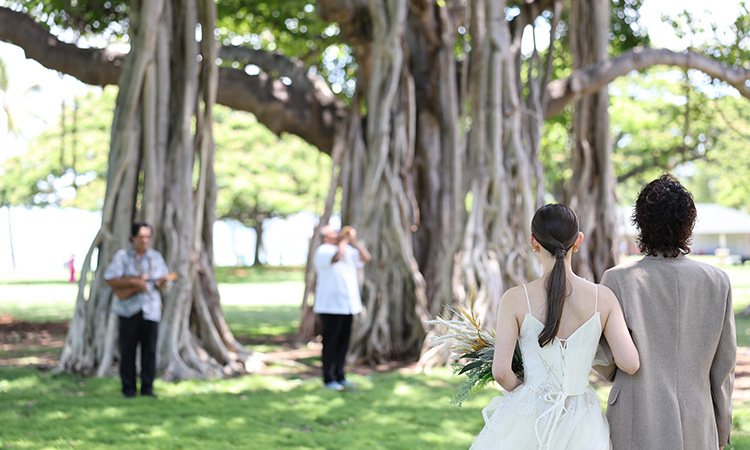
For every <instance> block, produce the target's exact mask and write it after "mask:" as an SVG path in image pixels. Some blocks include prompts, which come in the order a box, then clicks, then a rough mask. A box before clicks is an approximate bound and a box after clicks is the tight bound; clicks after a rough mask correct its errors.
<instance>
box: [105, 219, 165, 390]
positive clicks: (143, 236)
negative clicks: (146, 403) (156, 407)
mask: <svg viewBox="0 0 750 450" xmlns="http://www.w3.org/2000/svg"><path fill="white" fill-rule="evenodd" d="M152 233H153V228H152V227H151V225H149V224H148V223H145V222H138V223H134V224H133V226H132V228H131V233H130V240H131V241H132V243H133V247H132V248H127V249H121V250H118V251H117V253H115V256H114V258H113V259H112V262H111V263H110V264H109V266H108V267H107V270H106V271H105V272H104V279H105V280H106V282H107V284H108V285H110V286H111V287H112V289H113V290H114V291H115V294H116V295H117V297H118V298H117V300H116V301H115V303H114V306H113V307H112V311H113V312H114V313H115V314H117V315H118V316H119V321H120V327H119V328H120V378H121V379H122V395H123V396H124V397H126V398H132V397H135V394H136V392H137V389H136V373H135V372H136V371H135V354H136V348H137V347H138V344H139V343H140V344H141V395H145V396H150V397H156V395H154V388H153V384H154V376H155V374H156V337H157V331H158V328H159V321H160V320H161V306H162V305H161V292H160V290H161V288H162V287H164V284H165V283H166V280H167V277H168V270H167V265H166V264H165V263H164V258H163V257H162V256H161V253H159V252H157V251H156V250H153V249H151V248H149V244H150V243H151V235H152Z"/></svg>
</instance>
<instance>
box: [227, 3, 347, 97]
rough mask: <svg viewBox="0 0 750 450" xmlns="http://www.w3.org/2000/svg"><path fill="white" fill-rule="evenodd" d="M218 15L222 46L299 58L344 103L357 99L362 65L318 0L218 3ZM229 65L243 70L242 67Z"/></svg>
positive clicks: (233, 63)
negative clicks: (326, 19) (324, 17)
mask: <svg viewBox="0 0 750 450" xmlns="http://www.w3.org/2000/svg"><path fill="white" fill-rule="evenodd" d="M217 10H218V15H219V21H218V24H217V30H218V36H219V40H220V42H221V43H222V44H223V45H243V46H248V47H250V48H253V49H255V50H266V51H269V52H274V53H278V54H281V55H284V56H287V57H290V58H295V59H297V60H299V61H301V62H302V63H303V64H304V65H305V66H306V67H308V68H309V69H308V70H310V71H311V72H312V73H317V74H320V76H322V77H323V79H325V80H327V81H328V83H329V85H330V86H331V90H332V91H333V92H334V93H336V94H339V93H341V94H343V95H344V98H345V99H346V98H349V97H352V96H353V95H354V90H355V88H356V78H355V74H356V71H357V64H356V61H355V60H354V56H353V51H352V49H351V47H350V46H349V45H347V44H345V43H343V42H341V38H340V36H339V31H340V30H339V27H338V25H337V24H335V23H327V22H324V21H323V20H321V18H320V15H319V14H318V11H317V6H316V5H315V2H314V1H311V0H260V1H257V0H255V1H248V0H219V1H218V2H217ZM227 64H229V65H231V66H232V67H235V68H239V67H240V64H239V63H237V62H228V63H227ZM269 75H271V76H272V77H274V78H279V77H280V76H283V74H278V73H273V72H269Z"/></svg>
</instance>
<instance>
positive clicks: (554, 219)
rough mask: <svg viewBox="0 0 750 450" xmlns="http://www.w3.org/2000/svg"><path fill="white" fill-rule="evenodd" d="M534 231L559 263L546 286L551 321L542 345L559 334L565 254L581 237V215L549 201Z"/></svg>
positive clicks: (537, 215)
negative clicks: (579, 218) (579, 230)
mask: <svg viewBox="0 0 750 450" xmlns="http://www.w3.org/2000/svg"><path fill="white" fill-rule="evenodd" d="M531 234H532V235H533V236H534V239H536V241H537V242H538V243H539V245H541V246H542V247H544V249H545V250H547V251H548V252H550V253H551V254H552V255H554V256H555V265H554V267H553V268H552V272H551V273H550V274H549V277H548V278H547V282H546V283H545V285H544V287H545V289H546V291H547V320H546V323H545V324H544V329H542V332H541V333H539V346H540V347H544V346H545V345H547V344H549V343H550V342H552V339H554V337H555V336H557V330H558V329H559V328H560V319H561V318H562V310H563V302H564V300H565V297H566V293H565V290H566V288H567V280H566V277H565V255H567V253H568V250H570V248H571V247H573V244H575V243H576V239H577V238H578V216H576V213H575V212H573V210H572V209H570V208H568V207H567V206H565V205H562V204H559V203H556V204H552V203H551V204H547V205H544V206H542V207H541V208H539V209H538V210H537V211H536V213H535V214H534V218H533V219H532V220H531Z"/></svg>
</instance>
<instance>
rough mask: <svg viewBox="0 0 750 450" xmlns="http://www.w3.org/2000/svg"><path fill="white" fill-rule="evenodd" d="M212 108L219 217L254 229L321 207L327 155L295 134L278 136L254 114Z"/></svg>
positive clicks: (315, 210)
mask: <svg viewBox="0 0 750 450" xmlns="http://www.w3.org/2000/svg"><path fill="white" fill-rule="evenodd" d="M215 111H216V114H215V121H216V126H215V127H214V141H215V144H216V156H215V158H214V160H215V164H214V169H215V171H216V181H217V184H218V186H219V195H218V200H217V205H216V215H217V217H218V218H220V219H234V220H237V221H239V222H241V223H242V224H244V225H245V226H248V227H254V226H256V225H258V224H259V223H262V221H263V220H265V219H267V218H269V217H272V216H286V215H289V214H293V213H296V212H299V211H301V210H307V211H311V212H321V211H322V209H323V204H324V201H325V196H326V193H327V191H328V186H329V179H328V178H329V177H328V176H327V175H328V174H329V173H330V167H331V159H330V157H328V156H326V155H324V154H322V153H320V152H319V151H317V149H315V148H314V147H312V146H311V145H309V144H307V143H306V142H304V141H303V140H302V139H300V138H298V137H296V136H293V135H284V136H283V138H279V137H278V136H276V135H274V134H273V133H272V132H271V131H269V130H268V129H267V128H266V127H265V126H263V125H261V124H259V123H258V122H257V120H256V119H255V116H253V115H252V114H249V113H245V112H240V111H232V110H230V109H228V108H225V107H221V106H217V107H216V109H215Z"/></svg>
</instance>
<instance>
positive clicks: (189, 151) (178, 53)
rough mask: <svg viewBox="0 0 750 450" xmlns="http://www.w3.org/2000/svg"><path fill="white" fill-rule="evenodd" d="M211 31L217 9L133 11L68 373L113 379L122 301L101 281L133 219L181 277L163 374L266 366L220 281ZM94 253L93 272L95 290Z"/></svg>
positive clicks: (169, 319)
mask: <svg viewBox="0 0 750 450" xmlns="http://www.w3.org/2000/svg"><path fill="white" fill-rule="evenodd" d="M215 22H216V7H215V4H214V2H213V1H210V0H200V1H198V2H196V1H191V0H171V1H168V0H154V1H149V2H141V3H133V4H132V5H131V16H130V27H131V29H130V37H131V51H130V53H129V54H128V56H127V57H126V59H125V62H124V66H123V70H122V73H121V76H120V82H119V94H118V97H117V105H116V109H115V117H114V121H113V126H112V139H111V149H110V157H109V168H110V169H109V171H108V175H107V193H106V197H105V203H104V209H103V213H102V226H101V229H100V231H99V233H98V234H97V236H96V237H95V238H94V242H93V243H92V245H91V248H90V250H89V252H88V254H87V255H86V259H85V261H84V264H83V269H82V273H81V278H80V281H79V293H78V299H77V302H76V310H75V315H74V317H73V321H72V323H71V327H70V331H69V332H68V335H67V337H66V342H65V347H64V349H63V354H62V357H61V363H60V364H61V366H60V367H61V369H62V370H66V371H70V372H75V373H80V374H83V375H93V374H96V375H97V376H104V375H107V374H110V373H111V369H112V367H113V364H114V363H115V361H116V360H117V358H118V355H117V353H118V352H117V350H116V349H117V345H116V342H117V327H116V325H117V319H116V316H115V315H114V314H113V313H112V312H111V306H112V303H113V302H114V301H117V300H116V297H115V296H114V295H113V294H112V290H111V289H110V288H109V286H108V285H107V284H106V283H105V281H104V279H103V275H104V270H105V269H106V267H107V265H108V264H109V262H110V261H111V259H112V256H113V255H114V253H115V252H116V251H117V250H118V249H120V248H122V247H124V246H125V245H126V243H127V242H128V236H129V231H130V225H131V223H132V222H134V221H136V220H145V221H147V222H150V223H151V224H152V225H153V227H154V239H153V243H154V247H155V248H156V249H157V250H159V251H160V252H161V253H162V254H163V255H164V258H165V260H166V262H167V265H168V267H169V268H170V270H172V271H175V272H177V273H178V274H179V277H180V278H179V280H177V281H175V282H173V284H172V285H171V286H170V287H168V288H167V289H166V290H165V292H164V293H163V294H162V296H163V304H164V310H163V317H162V321H161V323H160V326H159V339H158V344H157V366H158V368H159V370H160V371H161V372H162V373H163V378H165V379H184V378H194V377H199V378H200V377H213V376H219V377H221V376H229V375H233V374H238V373H244V372H247V371H249V370H252V369H253V368H254V367H255V365H256V364H258V362H257V358H256V357H255V356H254V355H252V354H251V353H250V352H249V351H247V350H246V349H244V348H243V347H242V346H241V345H240V344H239V343H238V342H237V341H236V340H235V338H234V336H233V335H232V333H231V331H230V330H229V327H228V326H227V323H226V321H225V319H224V316H223V314H222V312H221V308H220V305H219V294H218V290H217V283H216V279H215V276H214V263H213V234H212V227H213V221H214V208H215V201H216V200H215V199H216V191H217V188H216V182H215V178H214V172H213V157H212V155H213V139H212V134H211V127H212V114H213V111H212V109H213V105H214V103H215V97H216V84H217V73H218V72H217V70H218V68H217V66H216V65H215V61H216V57H217V45H216V42H215V40H214V36H213V29H214V26H215ZM196 29H199V30H201V36H202V37H201V39H200V40H199V41H197V40H196ZM196 62H197V63H196ZM192 130H194V132H193V131H192ZM196 168H197V170H198V173H197V174H194V173H193V172H194V170H196ZM194 180H197V181H194ZM95 249H97V250H98V263H97V269H96V271H95V273H94V274H93V279H92V281H91V284H90V286H88V287H87V286H86V284H87V280H88V279H89V277H88V276H87V271H88V270H89V268H90V267H91V259H92V257H93V254H94V250H95ZM87 293H88V296H87Z"/></svg>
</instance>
